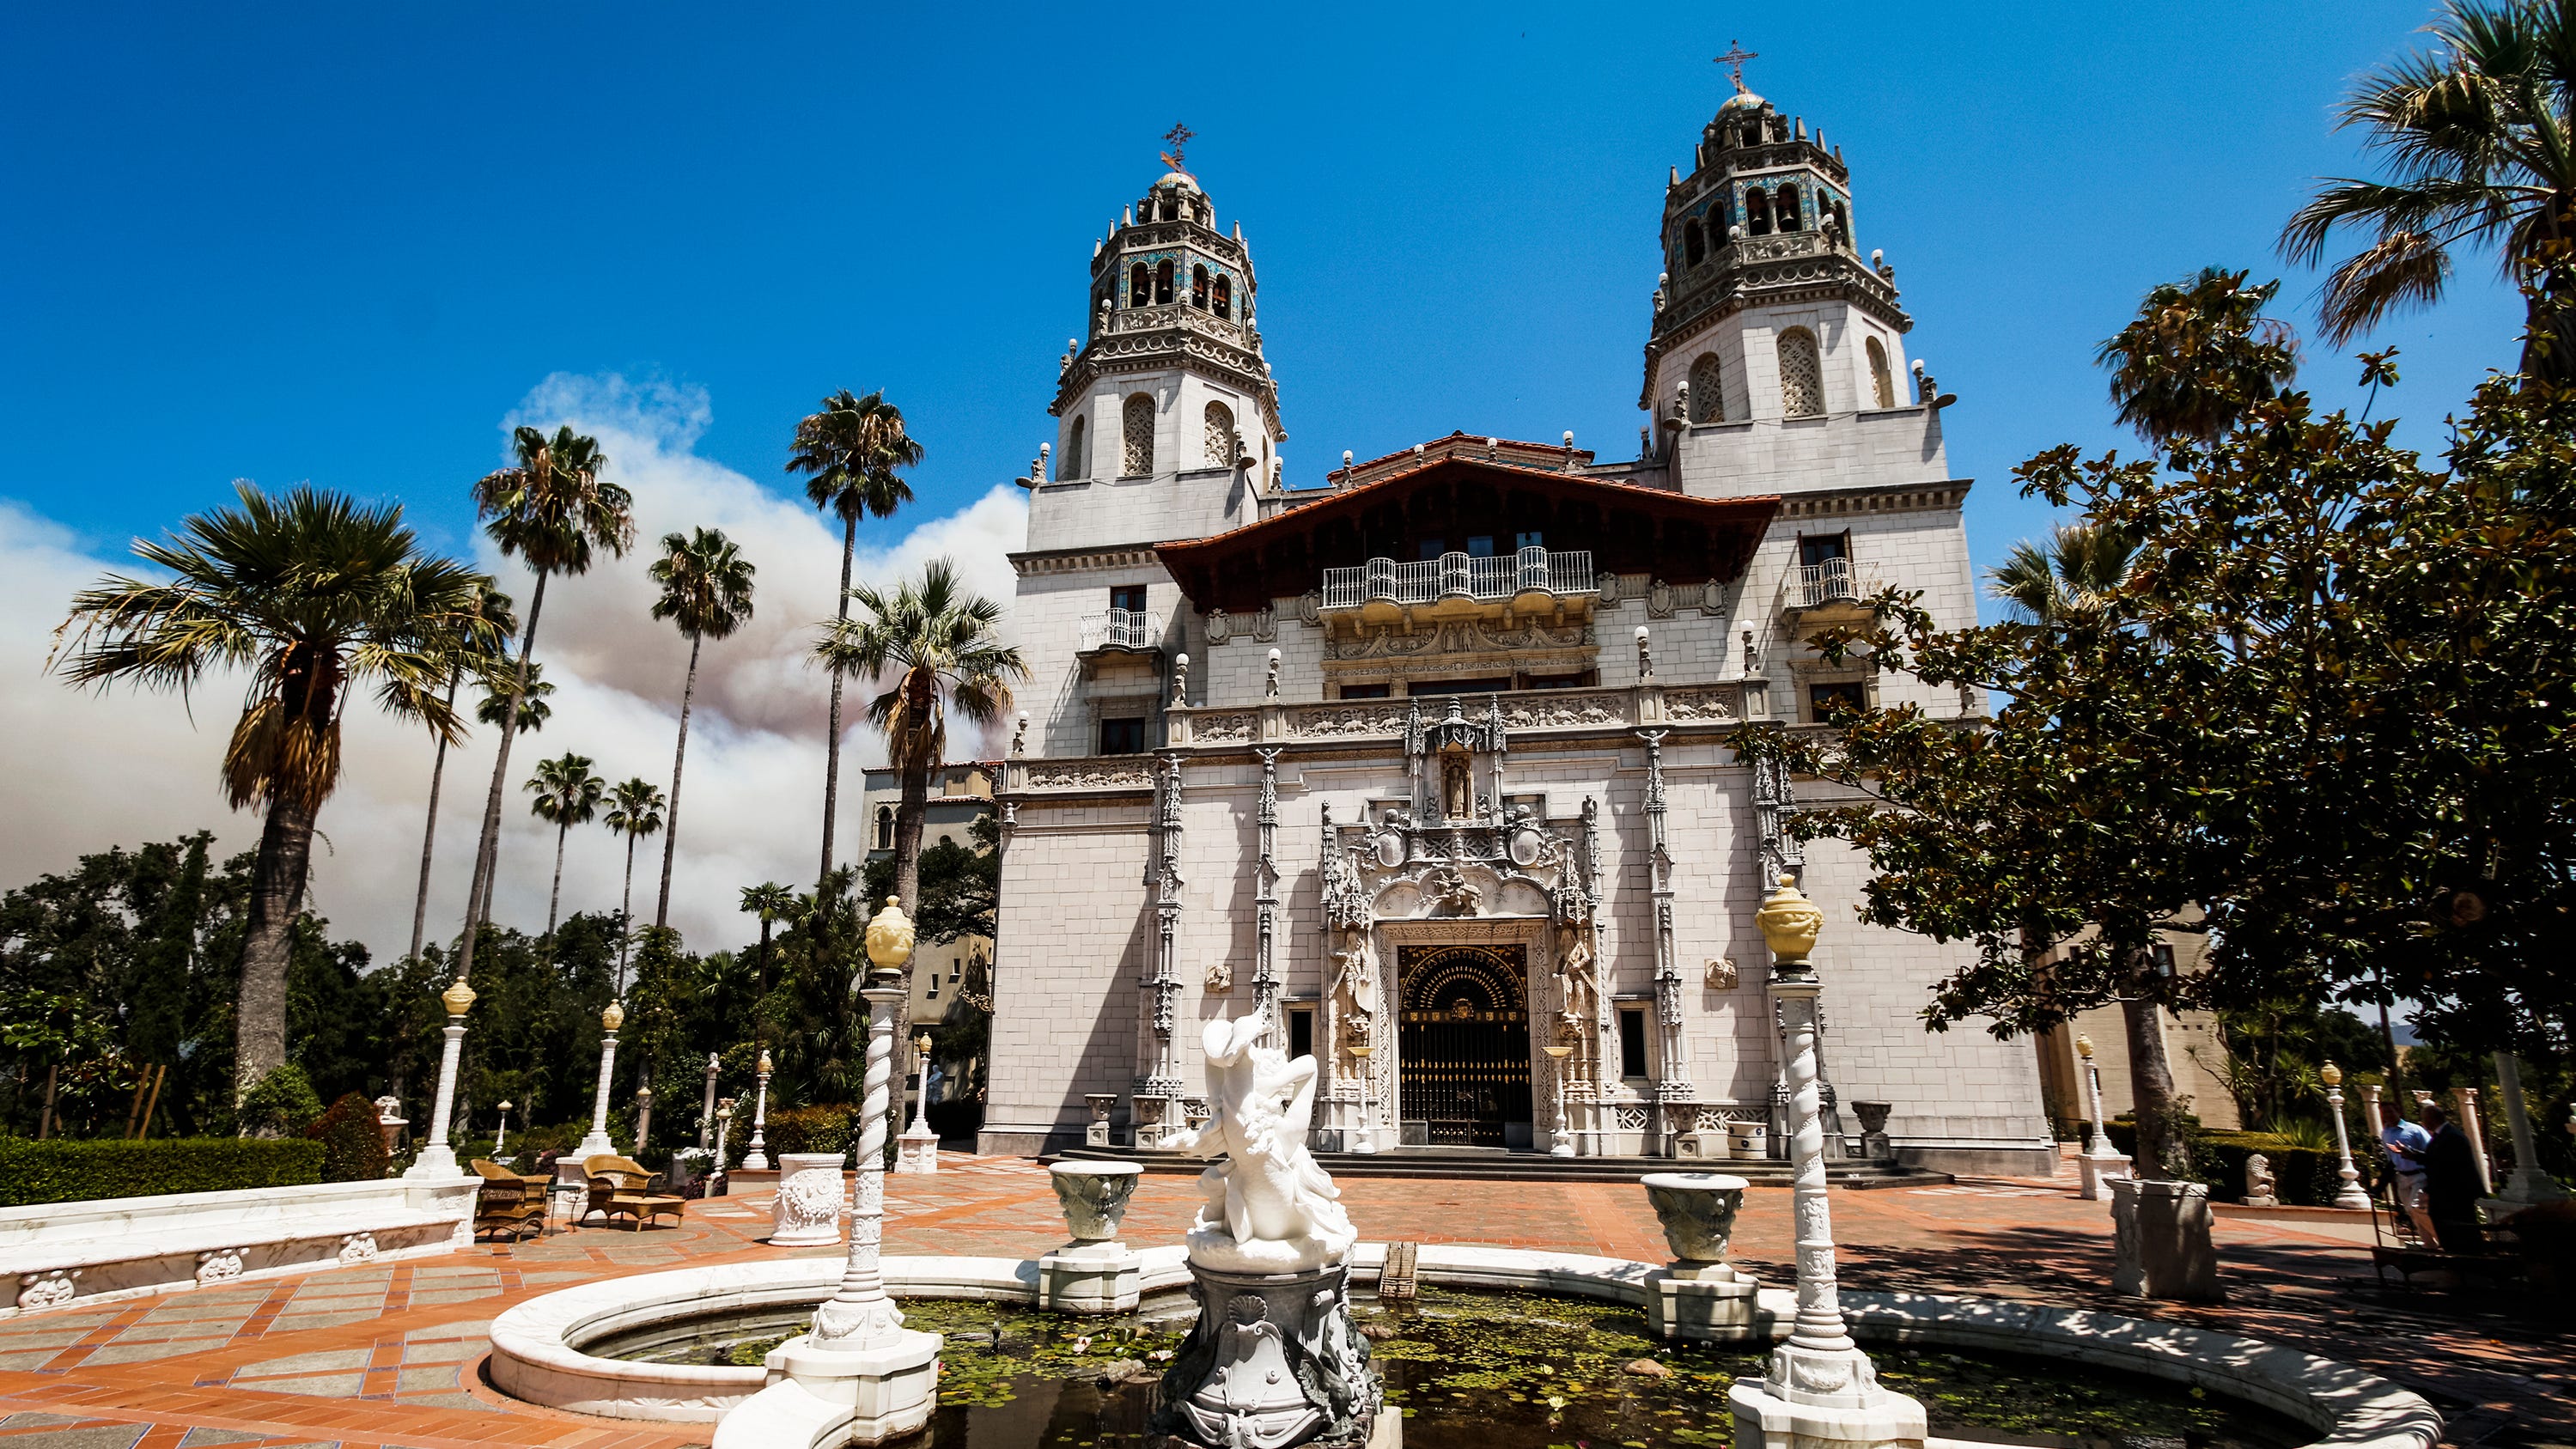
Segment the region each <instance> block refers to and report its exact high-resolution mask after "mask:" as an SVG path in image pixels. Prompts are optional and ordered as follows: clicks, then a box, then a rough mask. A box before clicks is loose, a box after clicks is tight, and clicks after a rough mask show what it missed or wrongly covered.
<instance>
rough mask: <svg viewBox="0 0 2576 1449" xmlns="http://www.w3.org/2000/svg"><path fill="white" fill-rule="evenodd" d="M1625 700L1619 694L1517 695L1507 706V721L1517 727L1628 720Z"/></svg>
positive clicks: (1617, 722) (1598, 723)
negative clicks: (1540, 696)
mask: <svg viewBox="0 0 2576 1449" xmlns="http://www.w3.org/2000/svg"><path fill="white" fill-rule="evenodd" d="M1623 704H1624V701H1622V700H1621V699H1620V698H1619V697H1618V696H1615V695H1599V694H1562V695H1550V696H1547V697H1544V698H1539V699H1515V700H1513V701H1512V702H1511V703H1510V704H1508V705H1506V706H1504V708H1503V723H1505V724H1507V725H1510V726H1512V727H1514V728H1516V729H1518V728H1531V727H1546V726H1551V725H1553V726H1571V725H1600V724H1625V723H1627V720H1628V715H1627V711H1626V709H1625V708H1624V707H1623Z"/></svg>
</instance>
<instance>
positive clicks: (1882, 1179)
mask: <svg viewBox="0 0 2576 1449" xmlns="http://www.w3.org/2000/svg"><path fill="white" fill-rule="evenodd" d="M1040 1160H1041V1161H1045V1162H1137V1163H1142V1164H1144V1167H1145V1170H1146V1171H1147V1172H1151V1173H1174V1174H1182V1173H1186V1174H1196V1173H1197V1172H1199V1171H1201V1170H1202V1169H1204V1168H1205V1167H1206V1166H1207V1163H1206V1161H1205V1160H1203V1159H1201V1158H1198V1157H1192V1156H1184V1155H1182V1154H1179V1153H1170V1152H1137V1151H1130V1150H1127V1149H1124V1148H1117V1147H1068V1148H1066V1149H1064V1150H1063V1151H1062V1152H1055V1153H1050V1154H1048V1155H1047V1156H1046V1157H1044V1158H1042V1159H1040ZM1315 1165H1316V1166H1318V1167H1321V1168H1322V1169H1324V1171H1326V1172H1328V1173H1331V1174H1332V1175H1333V1176H1334V1177H1337V1178H1341V1177H1396V1178H1441V1177H1486V1178H1495V1179H1498V1180H1501V1181H1506V1182H1630V1183H1632V1182H1635V1181H1636V1180H1637V1179H1638V1178H1640V1177H1643V1176H1645V1175H1646V1174H1647V1173H1650V1172H1723V1173H1728V1174H1730V1175H1732V1176H1736V1177H1741V1178H1743V1179H1745V1180H1746V1181H1748V1182H1750V1183H1752V1184H1754V1185H1755V1186H1757V1187H1787V1186H1788V1185H1789V1178H1790V1172H1789V1164H1788V1163H1786V1162H1780V1161H1774V1160H1772V1159H1769V1158H1762V1159H1757V1160H1754V1161H1749V1162H1748V1161H1740V1160H1728V1161H1724V1162H1712V1161H1707V1160H1705V1159H1700V1158H1671V1157H1550V1156H1548V1155H1547V1154H1546V1153H1543V1152H1513V1151H1510V1150H1507V1149H1505V1148H1500V1147H1403V1148H1391V1149H1389V1150H1387V1151H1384V1152H1318V1153H1316V1154H1315ZM1825 1176H1826V1179H1827V1180H1828V1181H1829V1182H1831V1183H1832V1184H1833V1185H1834V1186H1835V1187H1843V1188H1850V1189H1852V1190H1853V1191H1855V1192H1858V1191H1863V1190H1866V1189H1869V1188H1879V1187H1933V1186H1938V1185H1940V1184H1943V1183H1947V1182H1950V1181H1952V1180H1953V1179H1952V1178H1951V1176H1950V1174H1948V1173H1946V1172H1931V1171H1928V1170H1926V1169H1923V1168H1920V1167H1908V1166H1905V1165H1904V1164H1902V1163H1898V1162H1893V1161H1884V1160H1882V1161H1877V1162H1861V1161H1846V1162H1833V1163H1828V1164H1826V1168H1825Z"/></svg>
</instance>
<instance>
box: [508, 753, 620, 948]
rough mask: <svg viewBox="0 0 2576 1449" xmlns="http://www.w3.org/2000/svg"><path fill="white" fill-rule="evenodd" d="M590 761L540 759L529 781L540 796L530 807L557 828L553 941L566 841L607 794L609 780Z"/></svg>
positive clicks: (549, 911)
mask: <svg viewBox="0 0 2576 1449" xmlns="http://www.w3.org/2000/svg"><path fill="white" fill-rule="evenodd" d="M590 765H591V761H590V758H589V757H588V756H586V755H574V754H567V755H564V756H563V757H562V758H560V759H553V760H539V761H537V773H536V774H535V775H534V776H532V777H531V778H530V779H529V781H528V785H527V788H528V789H529V790H531V791H533V792H535V794H536V797H537V798H535V799H534V800H531V801H529V802H528V809H529V811H530V812H531V813H533V814H534V815H535V816H536V817H537V818H538V819H540V820H543V821H545V822H546V823H547V824H549V825H552V826H553V827H554V828H555V888H554V891H553V893H552V894H550V895H548V896H547V897H546V939H547V940H550V941H551V940H553V939H554V934H555V922H556V921H557V920H558V919H559V918H560V917H561V914H562V907H563V863H564V842H565V840H566V838H567V837H569V836H570V835H571V834H572V828H573V827H574V826H576V825H588V824H589V823H590V822H591V820H592V818H593V817H595V816H596V815H598V814H599V802H600V801H601V800H602V799H604V798H605V797H606V796H607V794H608V782H607V781H606V780H603V779H601V778H599V777H598V776H597V775H594V774H592V773H591V772H590Z"/></svg>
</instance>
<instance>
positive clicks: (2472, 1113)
mask: <svg viewBox="0 0 2576 1449" xmlns="http://www.w3.org/2000/svg"><path fill="white" fill-rule="evenodd" d="M2516 1085H2520V1083H2519V1082H2517V1083H2516ZM2451 1101H2452V1102H2453V1103H2454V1104H2455V1105H2457V1107H2458V1108H2459V1111H2458V1112H2456V1113H2455V1114H2454V1117H2455V1119H2456V1120H2457V1121H2458V1122H2459V1124H2460V1130H2461V1131H2462V1132H2464V1133H2467V1134H2468V1138H2469V1151H2470V1153H2471V1154H2472V1155H2474V1156H2475V1157H2476V1158H2477V1160H2478V1189H2479V1190H2480V1191H2481V1192H2486V1193H2490V1194H2491V1193H2493V1192H2494V1191H2495V1168H2494V1166H2493V1165H2492V1164H2490V1163H2489V1162H2488V1161H2487V1124H2486V1117H2485V1114H2483V1113H2481V1112H2480V1111H2478V1089H2477V1088H2475V1087H2453V1088H2452V1089H2451Z"/></svg>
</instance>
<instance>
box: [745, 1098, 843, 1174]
mask: <svg viewBox="0 0 2576 1449" xmlns="http://www.w3.org/2000/svg"><path fill="white" fill-rule="evenodd" d="M857 1110H858V1109H857V1108H855V1107H852V1106H851V1105H850V1104H849V1103H847V1102H835V1103H829V1104H826V1105H824V1106H819V1107H789V1108H786V1109H784V1110H775V1109H773V1110H772V1111H771V1112H770V1114H769V1125H768V1126H767V1127H766V1128H765V1129H764V1131H763V1136H764V1139H765V1140H766V1142H767V1143H768V1146H769V1155H770V1157H771V1158H772V1159H773V1160H775V1159H776V1158H777V1157H778V1156H779V1154H781V1153H787V1152H847V1151H849V1150H850V1142H851V1140H852V1138H853V1136H854V1135H855V1134H854V1132H853V1130H852V1129H853V1127H854V1126H855V1119H856V1114H857Z"/></svg>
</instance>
